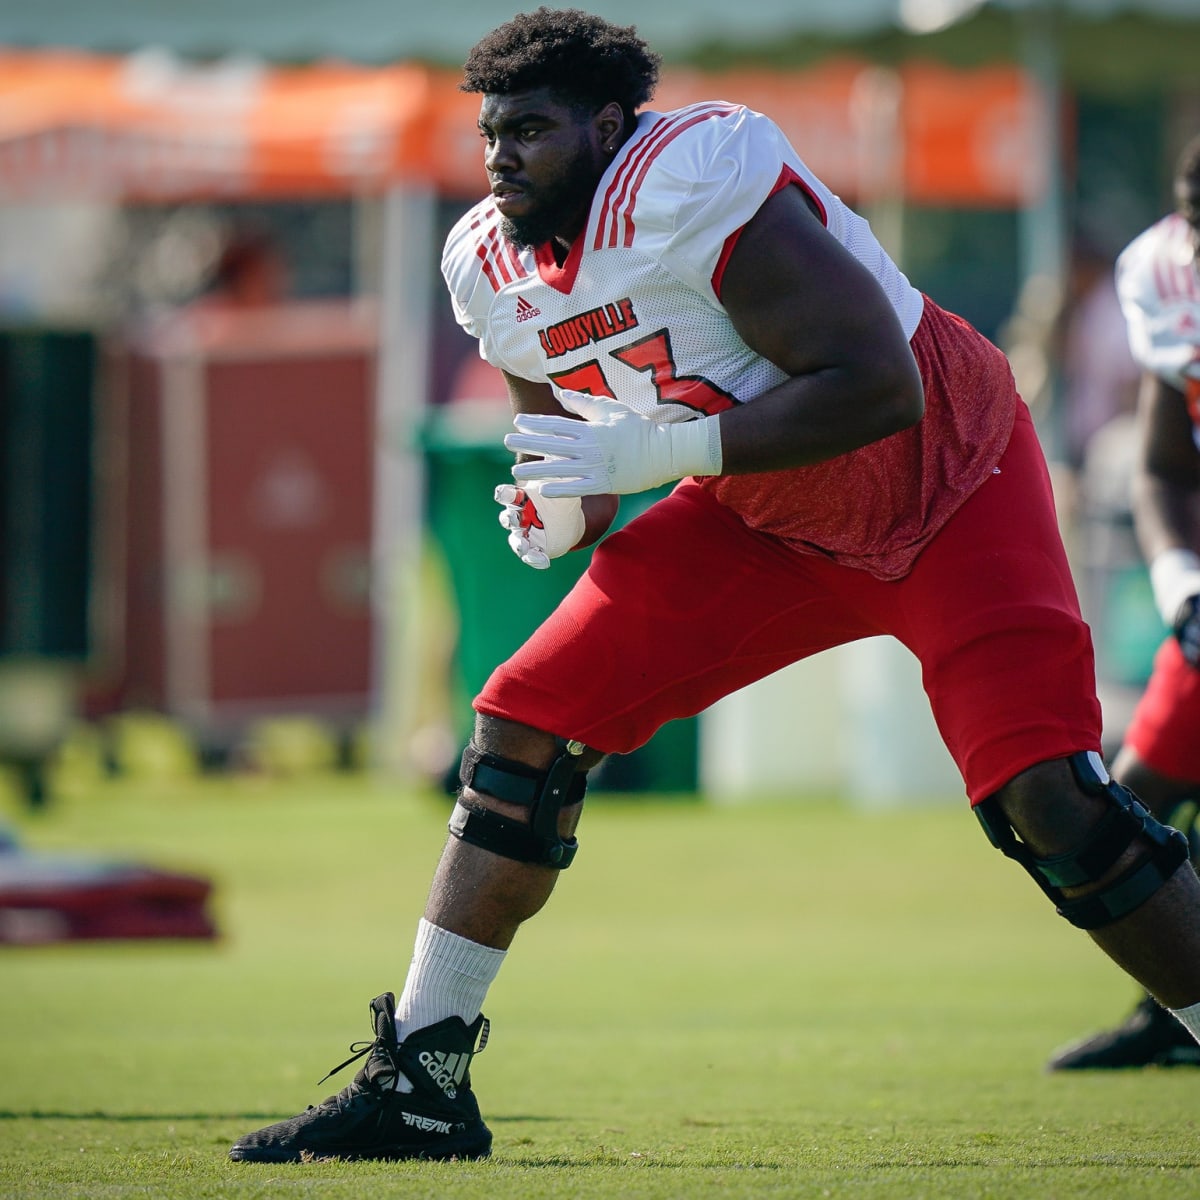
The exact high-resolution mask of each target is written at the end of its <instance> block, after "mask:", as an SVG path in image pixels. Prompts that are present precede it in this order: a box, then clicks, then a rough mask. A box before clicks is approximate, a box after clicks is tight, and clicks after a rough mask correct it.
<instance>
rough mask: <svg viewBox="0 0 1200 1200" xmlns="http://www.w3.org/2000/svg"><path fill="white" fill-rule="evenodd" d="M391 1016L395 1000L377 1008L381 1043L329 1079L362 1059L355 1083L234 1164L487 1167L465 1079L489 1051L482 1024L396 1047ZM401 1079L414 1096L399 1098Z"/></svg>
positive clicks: (242, 1148) (253, 1140)
mask: <svg viewBox="0 0 1200 1200" xmlns="http://www.w3.org/2000/svg"><path fill="white" fill-rule="evenodd" d="M395 1016H396V1001H395V997H394V996H393V995H392V993H391V992H384V994H383V995H382V996H377V997H376V998H375V999H374V1000H372V1001H371V1022H372V1024H373V1026H374V1029H375V1040H374V1041H372V1042H361V1043H359V1042H356V1043H355V1044H354V1045H353V1046H351V1047H350V1049H351V1050H354V1051H355V1053H354V1054H353V1055H351V1057H350V1058H348V1059H347V1060H346V1061H345V1062H344V1063H342V1064H341V1065H340V1066H337V1067H334V1068H333V1070H332V1071H330V1072H329V1075H332V1074H334V1073H335V1072H337V1071H340V1070H341V1069H342V1067H345V1066H348V1065H349V1064H350V1063H352V1062H354V1061H355V1060H356V1059H359V1058H362V1057H363V1056H364V1055H366V1058H367V1061H366V1063H365V1064H364V1065H363V1067H362V1069H361V1070H360V1071H359V1072H358V1074H357V1075H355V1077H354V1078H353V1080H351V1082H350V1083H349V1084H347V1086H346V1087H344V1088H343V1089H342V1090H341V1091H340V1092H338V1093H337V1095H336V1096H330V1097H329V1098H328V1099H326V1100H323V1101H322V1102H321V1103H320V1104H318V1105H316V1106H313V1105H310V1106H309V1107H308V1109H307V1110H306V1111H304V1112H302V1113H300V1114H299V1115H298V1116H295V1117H292V1118H291V1119H290V1120H287V1121H280V1122H278V1123H277V1124H275V1125H268V1126H267V1127H266V1128H265V1129H258V1130H255V1132H254V1133H248V1134H246V1135H245V1137H242V1138H239V1139H238V1141H237V1142H236V1143H235V1144H234V1146H233V1148H232V1149H231V1150H230V1151H229V1157H230V1158H231V1159H233V1161H234V1162H266V1163H284V1162H310V1161H315V1160H318V1159H333V1158H338V1159H348V1160H353V1159H367V1158H373V1159H391V1160H396V1159H403V1158H425V1159H474V1158H487V1156H488V1155H489V1154H491V1152H492V1134H491V1131H490V1130H489V1129H488V1127H487V1126H486V1125H485V1124H484V1123H483V1118H482V1117H481V1116H480V1115H479V1105H478V1104H477V1103H476V1102H475V1095H474V1093H473V1092H472V1091H471V1075H470V1071H469V1070H468V1068H469V1067H470V1063H471V1059H472V1058H473V1057H474V1056H475V1055H476V1054H477V1053H479V1051H480V1050H482V1049H483V1047H484V1046H485V1045H486V1043H487V1036H488V1022H487V1020H486V1018H485V1017H483V1016H482V1015H481V1016H480V1017H478V1018H477V1019H476V1020H475V1022H474V1023H473V1024H472V1025H470V1026H468V1025H467V1024H465V1022H463V1021H462V1020H461V1019H460V1018H458V1017H447V1018H446V1020H444V1021H439V1022H438V1023H437V1024H436V1025H429V1026H427V1027H426V1028H424V1029H419V1030H417V1031H416V1032H415V1033H413V1034H410V1035H409V1036H408V1037H406V1038H405V1039H404V1041H403V1042H398V1041H397V1040H396V1021H395ZM477 1043H478V1044H477ZM329 1075H326V1076H325V1078H326V1079H328V1078H329ZM398 1075H403V1076H404V1077H405V1078H406V1079H408V1080H409V1082H410V1083H411V1084H412V1091H408V1092H402V1091H397V1090H396V1088H395V1083H396V1078H397V1076H398ZM321 1082H322V1083H323V1082H324V1080H322V1081H321Z"/></svg>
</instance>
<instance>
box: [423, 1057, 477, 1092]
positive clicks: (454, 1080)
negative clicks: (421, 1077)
mask: <svg viewBox="0 0 1200 1200" xmlns="http://www.w3.org/2000/svg"><path fill="white" fill-rule="evenodd" d="M417 1061H418V1062H420V1064H421V1066H423V1067H424V1068H425V1070H426V1071H428V1072H429V1078H430V1079H432V1080H433V1082H434V1083H436V1084H437V1085H438V1087H440V1088H441V1089H442V1091H443V1092H445V1093H446V1098H447V1099H449V1100H453V1099H454V1097H455V1096H457V1095H458V1085H459V1084H460V1083H462V1080H463V1076H464V1075H465V1074H466V1073H467V1063H469V1062H470V1061H471V1056H470V1055H469V1054H447V1053H446V1052H445V1051H444V1050H433V1051H430V1050H426V1051H425V1052H424V1053H423V1054H422V1055H421V1056H420V1057H419V1058H418V1060H417Z"/></svg>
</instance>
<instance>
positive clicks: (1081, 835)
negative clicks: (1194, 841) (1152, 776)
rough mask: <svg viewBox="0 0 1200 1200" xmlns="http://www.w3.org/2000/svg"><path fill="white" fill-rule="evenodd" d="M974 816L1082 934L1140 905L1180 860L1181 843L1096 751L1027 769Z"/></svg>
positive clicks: (1183, 845) (1183, 848)
mask: <svg viewBox="0 0 1200 1200" xmlns="http://www.w3.org/2000/svg"><path fill="white" fill-rule="evenodd" d="M975 813H976V816H977V817H978V818H979V821H980V823H981V824H982V826H983V828H984V831H985V832H986V833H987V835H988V838H989V839H990V840H991V842H992V844H993V845H994V846H996V847H997V849H999V850H1001V851H1003V852H1004V853H1005V854H1006V855H1008V857H1010V858H1012V859H1014V860H1015V861H1017V862H1019V863H1020V864H1021V865H1022V866H1023V867H1024V868H1025V869H1026V870H1027V871H1028V872H1029V874H1030V875H1031V876H1032V877H1033V879H1034V880H1035V881H1036V882H1037V884H1038V886H1039V887H1041V888H1042V890H1043V891H1044V892H1045V893H1046V895H1047V896H1049V897H1050V899H1051V900H1053V901H1054V903H1055V905H1056V907H1057V908H1058V911H1059V913H1060V914H1061V915H1062V916H1063V917H1065V918H1066V919H1067V920H1068V921H1070V922H1071V923H1072V924H1074V925H1078V926H1080V927H1081V928H1084V929H1098V928H1100V927H1101V926H1103V925H1108V924H1111V923H1112V922H1114V921H1118V920H1120V919H1121V918H1122V917H1125V916H1127V915H1128V914H1129V913H1131V912H1133V911H1134V910H1135V909H1136V908H1139V907H1140V906H1141V905H1142V904H1144V903H1145V902H1146V901H1147V900H1148V899H1149V898H1150V897H1151V896H1152V895H1153V894H1154V893H1155V892H1156V891H1158V889H1159V888H1161V887H1162V886H1163V884H1164V883H1166V881H1167V880H1168V879H1169V878H1170V877H1171V876H1172V875H1173V874H1174V873H1175V871H1176V870H1177V869H1178V867H1179V866H1180V864H1181V863H1183V862H1184V861H1185V860H1186V858H1187V840H1186V838H1184V837H1183V835H1182V834H1180V833H1179V832H1178V831H1177V830H1174V829H1171V828H1169V827H1167V826H1165V825H1162V824H1161V823H1160V822H1159V821H1157V820H1156V819H1155V818H1154V817H1153V816H1152V815H1151V814H1150V812H1149V811H1148V810H1147V809H1146V808H1145V807H1144V806H1143V805H1142V804H1141V803H1140V802H1139V801H1138V800H1137V799H1136V798H1135V797H1134V796H1133V795H1132V794H1131V793H1130V792H1129V791H1128V790H1127V789H1125V788H1123V787H1121V786H1120V785H1119V784H1117V783H1115V782H1114V781H1113V780H1112V779H1111V778H1110V777H1109V775H1108V772H1107V771H1106V770H1105V769H1104V766H1103V763H1102V762H1101V761H1100V757H1099V755H1097V754H1084V753H1081V754H1075V755H1072V756H1071V757H1070V758H1068V759H1062V760H1057V761H1054V762H1047V763H1041V764H1039V765H1037V766H1036V767H1033V768H1030V769H1029V770H1028V771H1025V772H1023V773H1022V774H1021V775H1019V776H1017V777H1016V778H1015V779H1014V780H1012V781H1011V782H1010V783H1009V784H1007V785H1006V786H1005V787H1003V788H1001V789H1000V791H999V792H997V793H996V794H995V795H994V796H991V797H989V798H988V799H987V800H984V801H983V802H982V803H981V804H979V805H977V806H976V809H975Z"/></svg>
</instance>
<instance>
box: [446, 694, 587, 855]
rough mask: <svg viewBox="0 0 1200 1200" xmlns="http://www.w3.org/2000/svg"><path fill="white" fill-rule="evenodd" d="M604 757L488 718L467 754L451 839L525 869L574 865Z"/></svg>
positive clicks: (540, 732) (482, 721)
mask: <svg viewBox="0 0 1200 1200" xmlns="http://www.w3.org/2000/svg"><path fill="white" fill-rule="evenodd" d="M601 757H602V756H601V755H600V754H599V753H598V752H597V751H594V750H591V749H590V748H589V747H587V746H585V745H583V743H582V742H579V741H573V740H569V739H566V738H560V737H555V736H554V735H553V734H549V733H546V732H545V731H544V730H539V729H534V728H532V727H531V726H527V725H521V724H518V723H516V722H513V721H503V720H500V719H498V718H495V717H483V716H481V717H480V718H479V719H478V720H477V722H476V729H475V737H474V738H473V739H472V741H471V743H470V744H469V745H468V746H467V748H466V750H465V751H464V752H463V757H462V766H461V768H460V779H461V783H462V787H461V790H460V793H459V798H458V803H457V804H456V805H455V807H454V812H453V813H452V814H451V817H450V832H451V834H453V835H454V836H455V837H457V838H459V839H460V840H461V841H464V842H468V843H470V844H472V845H474V846H478V847H480V848H481V849H484V850H488V851H490V852H491V853H493V854H498V855H500V856H501V857H503V858H511V859H515V860H516V861H518V862H527V863H536V864H539V865H543V866H550V867H557V868H558V869H560V870H563V869H565V868H566V867H567V866H569V865H570V863H571V861H572V859H573V858H574V856H575V851H576V849H577V848H578V843H577V842H576V840H575V837H574V832H575V826H576V824H577V823H578V818H579V806H580V805H581V804H582V803H583V798H584V794H585V793H586V791H587V772H588V769H589V767H590V766H591V765H593V764H594V763H596V762H598V761H599V760H600V758H601Z"/></svg>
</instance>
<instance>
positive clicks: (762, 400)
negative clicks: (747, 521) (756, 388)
mask: <svg viewBox="0 0 1200 1200" xmlns="http://www.w3.org/2000/svg"><path fill="white" fill-rule="evenodd" d="M924 405H925V399H924V392H923V389H922V386H921V378H920V375H919V373H918V372H917V368H916V364H915V362H913V363H911V368H910V366H909V364H907V363H903V362H901V363H897V364H896V365H895V366H894V367H893V368H892V369H891V370H885V369H883V368H881V367H879V366H878V365H873V366H872V367H871V368H870V369H869V370H853V369H846V368H837V369H829V370H826V371H819V372H814V373H812V374H808V375H800V376H795V377H793V378H791V379H788V380H786V381H785V382H783V383H781V384H780V385H779V386H777V387H775V388H772V389H771V391H769V392H767V393H765V394H764V395H762V396H759V397H758V398H757V399H755V400H753V401H751V402H750V403H748V404H741V405H739V406H738V407H737V408H734V409H729V410H728V411H726V412H723V413H722V414H721V416H720V423H721V448H722V455H723V465H722V473H723V474H726V475H743V474H748V473H751V472H755V471H774V470H786V469H787V468H790V467H799V466H807V465H809V464H812V463H817V462H824V461H825V460H826V459H830V458H836V457H837V456H838V455H841V454H847V453H849V452H850V451H852V450H857V449H859V448H860V447H862V446H866V445H869V444H870V443H871V442H876V441H879V440H880V439H881V438H885V437H890V436H891V435H892V434H894V433H899V432H900V431H901V430H903V429H907V428H909V427H910V426H911V425H915V424H916V423H917V422H918V421H919V420H920V419H921V416H922V414H923V412H924Z"/></svg>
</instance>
